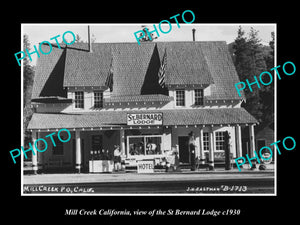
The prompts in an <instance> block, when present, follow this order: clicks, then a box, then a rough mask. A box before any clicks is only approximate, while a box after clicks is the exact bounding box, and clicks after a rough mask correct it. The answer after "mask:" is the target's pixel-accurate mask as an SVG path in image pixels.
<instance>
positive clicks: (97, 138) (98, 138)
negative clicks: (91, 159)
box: [92, 135, 102, 151]
mask: <svg viewBox="0 0 300 225" xmlns="http://www.w3.org/2000/svg"><path fill="white" fill-rule="evenodd" d="M92 150H93V151H99V150H102V135H92Z"/></svg>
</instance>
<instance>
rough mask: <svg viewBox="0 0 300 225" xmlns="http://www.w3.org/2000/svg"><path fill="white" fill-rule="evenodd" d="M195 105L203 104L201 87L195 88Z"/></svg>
mask: <svg viewBox="0 0 300 225" xmlns="http://www.w3.org/2000/svg"><path fill="white" fill-rule="evenodd" d="M195 105H203V89H195Z"/></svg>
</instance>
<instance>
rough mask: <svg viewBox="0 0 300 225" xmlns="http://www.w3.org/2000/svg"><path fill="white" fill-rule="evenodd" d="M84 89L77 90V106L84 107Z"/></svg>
mask: <svg viewBox="0 0 300 225" xmlns="http://www.w3.org/2000/svg"><path fill="white" fill-rule="evenodd" d="M83 96H84V95H83V91H76V92H75V108H80V109H83V108H84V97H83Z"/></svg>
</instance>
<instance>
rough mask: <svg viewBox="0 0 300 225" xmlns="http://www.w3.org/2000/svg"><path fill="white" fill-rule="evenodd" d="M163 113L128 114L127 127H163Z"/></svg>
mask: <svg viewBox="0 0 300 225" xmlns="http://www.w3.org/2000/svg"><path fill="white" fill-rule="evenodd" d="M162 120H163V115H162V113H128V114H127V125H162Z"/></svg>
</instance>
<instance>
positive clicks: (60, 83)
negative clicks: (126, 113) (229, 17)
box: [32, 41, 241, 100]
mask: <svg viewBox="0 0 300 225" xmlns="http://www.w3.org/2000/svg"><path fill="white" fill-rule="evenodd" d="M64 47H65V46H62V49H58V48H57V47H54V46H53V50H52V52H51V53H50V54H49V55H41V57H40V58H39V59H38V64H37V70H36V74H35V81H34V87H33V95H32V96H33V98H38V97H45V96H60V97H66V90H65V89H64V88H65V87H71V86H77V87H79V86H93V87H95V86H98V87H104V86H105V81H106V79H107V76H108V75H109V74H110V71H113V92H112V96H124V95H126V96H130V95H132V96H138V95H155V94H163V93H164V92H163V90H162V89H161V87H160V86H159V85H158V71H159V67H160V66H161V63H162V58H163V55H164V52H166V54H167V65H166V69H165V82H166V85H167V87H168V86H169V87H170V85H187V86H190V87H191V85H204V86H207V85H211V87H212V88H211V96H208V99H211V100H214V99H241V97H239V96H238V94H237V91H236V90H235V87H234V84H235V83H237V82H239V78H238V75H237V73H236V70H235V67H234V65H233V62H232V59H231V56H230V55H229V52H228V47H227V45H226V43H225V42H220V41H212V42H209V41H206V42H144V43H142V44H141V45H138V44H137V43H93V44H92V49H93V52H92V53H90V52H88V51H87V49H88V48H87V44H86V43H74V45H71V46H70V47H69V46H68V48H67V49H65V48H64ZM45 52H47V51H46V50H45Z"/></svg>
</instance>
